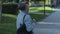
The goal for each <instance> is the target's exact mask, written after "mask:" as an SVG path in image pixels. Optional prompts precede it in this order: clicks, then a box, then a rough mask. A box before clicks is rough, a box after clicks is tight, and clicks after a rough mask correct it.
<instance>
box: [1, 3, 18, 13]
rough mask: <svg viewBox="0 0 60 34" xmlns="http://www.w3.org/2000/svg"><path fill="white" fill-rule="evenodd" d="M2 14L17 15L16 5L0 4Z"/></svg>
mask: <svg viewBox="0 0 60 34" xmlns="http://www.w3.org/2000/svg"><path fill="white" fill-rule="evenodd" d="M2 7H3V8H2V13H10V14H17V13H18V4H13V3H12V4H2Z"/></svg>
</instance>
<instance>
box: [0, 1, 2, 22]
mask: <svg viewBox="0 0 60 34" xmlns="http://www.w3.org/2000/svg"><path fill="white" fill-rule="evenodd" d="M1 17H2V1H1V0H0V22H1Z"/></svg>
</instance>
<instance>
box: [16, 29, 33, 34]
mask: <svg viewBox="0 0 60 34" xmlns="http://www.w3.org/2000/svg"><path fill="white" fill-rule="evenodd" d="M17 34H33V32H32V31H30V32H27V31H20V29H18V30H17Z"/></svg>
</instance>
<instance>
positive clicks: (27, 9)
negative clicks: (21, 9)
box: [25, 4, 29, 12]
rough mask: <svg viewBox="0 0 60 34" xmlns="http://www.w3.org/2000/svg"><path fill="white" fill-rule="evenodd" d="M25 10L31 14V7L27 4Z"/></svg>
mask: <svg viewBox="0 0 60 34" xmlns="http://www.w3.org/2000/svg"><path fill="white" fill-rule="evenodd" d="M25 9H26V11H28V12H29V5H28V4H26V6H25Z"/></svg>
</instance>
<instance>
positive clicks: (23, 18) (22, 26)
mask: <svg viewBox="0 0 60 34" xmlns="http://www.w3.org/2000/svg"><path fill="white" fill-rule="evenodd" d="M18 8H19V10H21V11H20V13H19V14H18V17H17V22H16V25H17V34H33V32H32V30H33V28H34V26H35V25H36V24H35V22H36V21H35V19H33V20H32V19H31V17H30V15H29V3H28V2H20V3H19V5H18Z"/></svg>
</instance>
